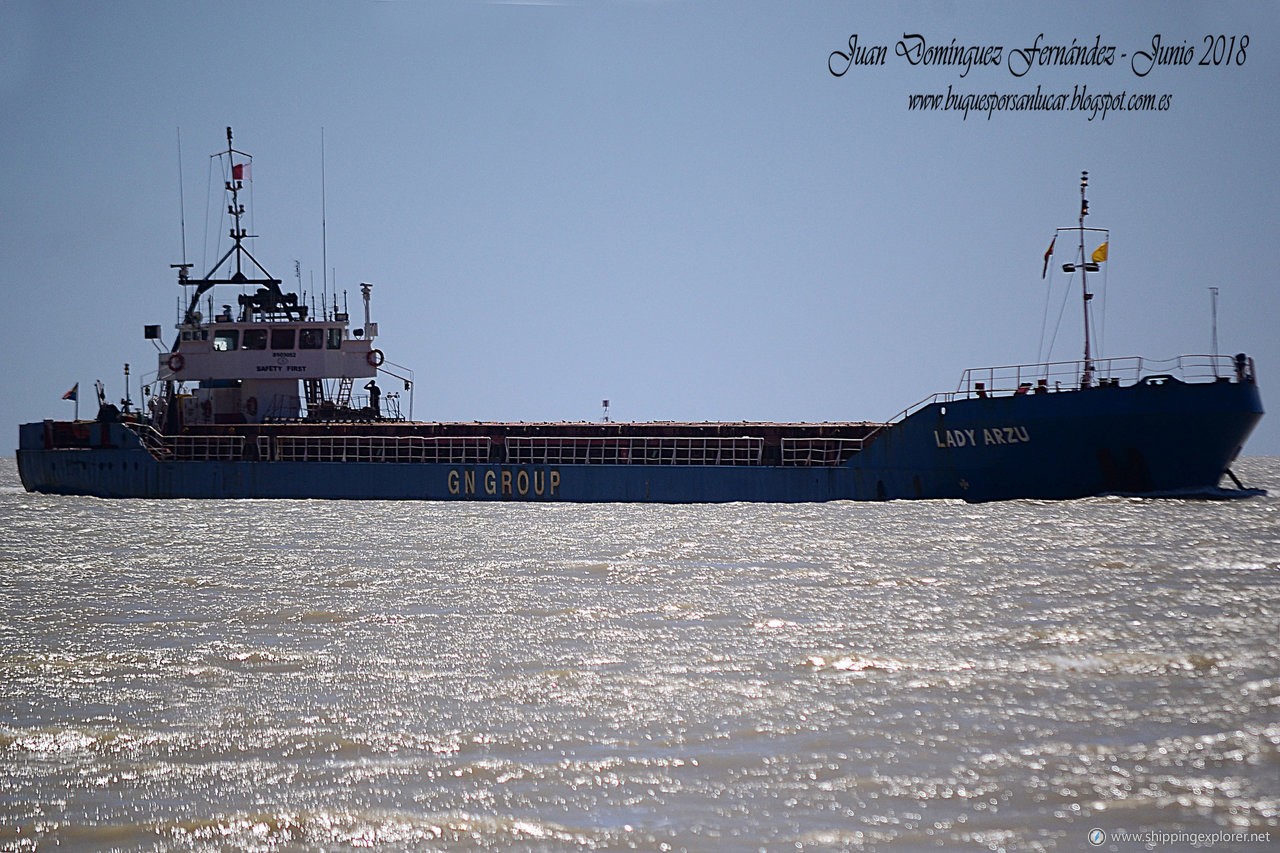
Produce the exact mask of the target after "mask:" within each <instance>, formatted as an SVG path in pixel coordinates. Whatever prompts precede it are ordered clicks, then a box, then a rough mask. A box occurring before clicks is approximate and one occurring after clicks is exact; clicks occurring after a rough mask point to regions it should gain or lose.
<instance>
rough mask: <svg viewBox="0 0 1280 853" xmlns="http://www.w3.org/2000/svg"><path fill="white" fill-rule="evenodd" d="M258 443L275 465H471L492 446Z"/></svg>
mask: <svg viewBox="0 0 1280 853" xmlns="http://www.w3.org/2000/svg"><path fill="white" fill-rule="evenodd" d="M258 441H259V451H260V454H261V456H260V458H262V459H270V460H272V461H275V462H453V463H459V464H474V463H480V462H488V461H489V449H490V444H491V442H490V439H489V437H488V436H445V437H434V436H417V435H398V436H381V435H288V436H276V437H274V438H268V437H267V436H261V437H259V439H258ZM264 445H269V446H264ZM268 451H269V452H268Z"/></svg>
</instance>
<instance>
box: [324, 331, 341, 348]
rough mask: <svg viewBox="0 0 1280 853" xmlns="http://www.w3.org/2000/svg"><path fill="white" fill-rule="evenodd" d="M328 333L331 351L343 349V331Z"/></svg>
mask: <svg viewBox="0 0 1280 853" xmlns="http://www.w3.org/2000/svg"><path fill="white" fill-rule="evenodd" d="M328 331H329V340H328V344H327V345H328V347H329V349H342V330H341V329H329V330H328Z"/></svg>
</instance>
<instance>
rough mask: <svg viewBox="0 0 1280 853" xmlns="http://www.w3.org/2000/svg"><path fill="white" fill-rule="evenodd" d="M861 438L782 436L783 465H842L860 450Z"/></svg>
mask: <svg viewBox="0 0 1280 853" xmlns="http://www.w3.org/2000/svg"><path fill="white" fill-rule="evenodd" d="M862 443H863V439H861V438H784V439H782V464H783V465H842V464H844V463H845V462H847V461H848V460H849V457H851V456H853V454H855V453H858V452H859V451H861V450H862Z"/></svg>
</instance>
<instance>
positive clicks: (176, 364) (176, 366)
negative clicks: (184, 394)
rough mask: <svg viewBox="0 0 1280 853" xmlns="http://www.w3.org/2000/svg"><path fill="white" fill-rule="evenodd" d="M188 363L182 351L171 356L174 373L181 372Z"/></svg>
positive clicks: (170, 364) (171, 366) (170, 365)
mask: <svg viewBox="0 0 1280 853" xmlns="http://www.w3.org/2000/svg"><path fill="white" fill-rule="evenodd" d="M186 365H187V360H186V359H185V358H183V357H182V353H180V352H175V353H174V354H173V355H171V356H169V369H170V370H172V371H173V372H174V373H180V372H181V371H182V368H184V367H186Z"/></svg>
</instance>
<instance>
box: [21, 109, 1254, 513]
mask: <svg viewBox="0 0 1280 853" xmlns="http://www.w3.org/2000/svg"><path fill="white" fill-rule="evenodd" d="M217 156H219V157H220V158H221V159H222V165H223V170H224V181H223V183H224V189H225V192H226V194H227V198H228V213H229V216H230V221H231V223H232V224H231V230H230V237H231V244H230V248H229V249H228V250H227V252H226V253H225V254H224V255H223V256H222V257H221V258H220V259H219V261H218V262H217V263H216V264H215V265H214V266H213V268H212V269H210V270H209V272H208V273H206V274H205V275H204V277H203V278H199V279H197V278H192V277H191V276H190V266H191V265H190V264H187V263H185V261H184V263H182V264H175V265H174V267H175V268H176V269H177V274H178V283H179V284H180V285H181V286H182V288H183V290H184V301H185V305H186V307H185V310H181V312H180V316H179V318H178V322H177V324H176V334H175V335H174V337H173V342H172V345H171V346H169V347H168V348H167V349H164V348H163V346H162V345H160V344H159V340H160V329H159V327H158V326H148V327H146V328H145V330H144V334H145V337H147V338H149V339H151V340H153V341H156V342H157V344H156V348H157V351H158V352H157V366H156V371H155V373H154V374H148V376H147V378H146V385H145V386H144V388H143V397H144V399H143V401H142V403H141V404H140V405H139V406H137V407H134V406H133V405H132V404H131V403H130V402H129V400H128V393H127V392H126V396H125V400H123V401H122V404H123V409H122V408H120V407H117V406H115V405H112V404H108V403H106V402H105V399H104V398H103V397H102V394H101V392H99V402H100V407H99V410H98V414H97V416H96V417H95V418H93V419H92V420H78V419H76V420H72V421H58V420H51V419H50V420H44V421H40V422H35V423H28V424H22V425H21V426H20V428H19V446H18V450H17V462H18V470H19V473H20V476H21V478H22V483H23V485H24V487H25V488H26V489H27V490H29V491H33V492H44V493H50V494H66V495H91V496H97V497H103V498H130V497H131V498H206V499H207V498H323V499H382V500H399V499H414V500H496V501H502V500H507V501H577V502H610V501H652V502H666V503H695V502H731V501H765V502H816V501H835V500H857V501H862V500H892V499H920V498H926V499H927V498H951V499H962V500H966V501H973V502H977V501H993V500H1008V499H1017V498H1033V499H1072V498H1081V497H1087V496H1094V495H1105V494H1129V495H1152V496H1157V495H1207V496H1213V495H1219V496H1222V495H1231V494H1235V495H1241V494H1256V493H1257V492H1256V491H1251V490H1248V489H1245V488H1244V487H1243V486H1242V485H1241V484H1240V483H1239V481H1238V480H1237V479H1236V478H1235V476H1234V474H1232V473H1231V470H1230V465H1231V463H1232V461H1233V460H1234V459H1235V458H1236V456H1237V455H1238V454H1239V453H1240V452H1241V450H1242V448H1243V446H1244V443H1245V441H1246V439H1247V437H1248V436H1249V434H1250V432H1251V431H1252V430H1253V428H1254V426H1255V425H1256V424H1257V422H1258V420H1259V419H1260V418H1261V417H1262V414H1263V409H1262V403H1261V399H1260V396H1259V393H1258V386H1257V381H1256V374H1255V368H1254V364H1253V361H1252V359H1250V358H1249V357H1248V356H1247V355H1245V354H1239V355H1236V356H1233V357H1222V356H1217V355H1216V354H1215V355H1207V356H1180V357H1177V358H1174V359H1169V360H1166V361H1152V360H1149V359H1144V358H1137V357H1134V358H1116V359H1095V358H1094V357H1093V354H1092V352H1091V349H1090V325H1089V310H1088V306H1089V300H1090V299H1091V298H1092V295H1091V293H1090V291H1089V283H1088V276H1089V274H1090V273H1095V272H1097V271H1098V269H1099V267H1098V264H1099V263H1100V262H1102V260H1103V259H1102V258H1099V257H1098V254H1097V252H1098V250H1095V252H1094V253H1093V254H1092V255H1087V254H1086V251H1087V248H1086V236H1087V235H1088V236H1092V235H1093V234H1094V233H1095V232H1098V231H1100V230H1101V229H1093V228H1087V227H1086V226H1085V216H1086V214H1087V213H1088V202H1087V200H1086V198H1085V191H1086V187H1087V184H1088V178H1087V173H1085V175H1084V176H1082V179H1081V187H1080V198H1081V211H1080V218H1079V223H1078V225H1077V226H1075V227H1072V228H1068V229H1059V230H1058V232H1057V235H1058V236H1063V234H1064V233H1066V234H1068V235H1074V236H1078V238H1079V240H1078V251H1077V254H1076V258H1075V260H1074V261H1073V262H1072V263H1068V264H1064V270H1065V271H1066V272H1068V273H1069V274H1071V275H1072V276H1075V275H1076V274H1078V275H1079V280H1080V287H1081V293H1082V299H1083V304H1084V312H1083V313H1084V318H1085V323H1084V329H1085V334H1084V357H1083V359H1082V360H1080V361H1070V362H1055V363H1046V364H1031V365H1012V366H1007V367H996V368H982V369H970V370H966V371H964V373H963V374H962V376H961V379H960V382H959V384H958V386H957V388H956V389H955V390H953V391H948V392H943V393H935V394H932V395H930V396H928V397H926V398H925V399H923V400H922V401H920V402H919V403H916V404H915V405H913V406H910V407H908V408H907V409H905V410H903V411H902V412H901V413H900V414H898V415H897V416H895V417H893V418H890V419H888V420H883V421H849V422H841V423H785V422H780V423H745V422H733V423H704V422H699V423H684V422H680V423H677V422H647V423H614V422H609V421H608V419H607V418H606V419H605V420H604V421H602V422H598V423H597V422H592V423H586V422H561V423H484V422H474V423H442V422H432V421H422V420H414V419H413V417H412V404H411V402H410V406H409V413H408V416H405V414H404V413H403V412H402V411H401V409H400V403H401V396H400V394H399V393H393V394H389V395H386V396H385V397H384V395H383V394H382V392H381V388H380V386H378V384H377V381H378V379H379V378H381V379H382V380H383V382H386V383H389V384H390V383H395V386H396V387H397V388H400V387H403V390H404V391H405V392H407V393H408V394H409V397H410V401H412V391H413V376H412V373H411V371H408V370H407V369H405V368H402V367H400V366H398V365H396V364H394V363H392V362H390V361H388V360H387V359H386V357H385V356H384V354H383V352H382V351H381V350H380V349H379V348H378V345H377V343H378V341H377V338H378V327H377V324H376V323H375V322H373V321H372V319H371V295H372V286H371V285H369V284H362V285H361V296H362V302H363V306H362V307H363V316H362V318H361V319H362V321H363V322H362V323H361V324H360V325H358V326H356V325H353V322H352V320H351V317H350V315H349V313H348V312H347V310H346V306H345V305H344V306H342V307H341V308H339V306H338V305H337V302H336V298H335V299H334V302H333V304H332V305H325V304H323V303H325V302H328V301H329V298H328V296H327V294H326V295H325V296H324V297H323V299H322V304H321V306H320V308H319V309H318V310H317V309H316V307H315V306H310V307H309V306H307V305H306V304H305V299H302V298H300V297H299V295H298V293H296V292H288V293H287V292H285V290H284V289H283V287H282V281H281V280H280V279H277V278H273V277H272V276H271V275H270V274H269V273H268V272H267V271H266V270H265V269H263V267H262V266H261V265H260V264H259V263H258V262H257V260H256V259H254V257H253V255H252V254H251V253H250V251H249V249H248V247H247V246H246V245H245V240H246V238H247V237H248V236H249V235H248V234H247V233H246V232H245V230H244V229H243V228H242V227H241V222H242V219H243V217H244V215H245V209H244V206H243V204H241V202H240V194H241V192H242V191H243V189H244V186H243V180H244V177H245V175H244V170H245V169H246V168H247V166H248V165H249V164H250V162H251V161H250V158H248V156H247V155H245V154H243V153H242V152H239V151H237V150H236V149H235V148H234V147H233V146H232V137H231V129H230V128H228V129H227V149H226V151H225V152H223V153H222V154H220V155H217ZM1054 242H1055V243H1056V242H1057V237H1055V239H1054ZM1104 246H1105V244H1104ZM1052 248H1053V244H1050V252H1052ZM1101 251H1103V252H1105V248H1103V249H1102V250H1101ZM1049 254H1050V253H1046V255H1045V262H1046V265H1047V264H1048V261H1049ZM231 289H234V290H237V291H239V292H238V293H237V294H236V295H235V299H234V301H231V302H228V303H227V304H221V305H220V306H218V308H215V304H216V303H215V301H214V299H213V293H214V292H215V291H218V292H220V293H225V292H228V291H229V290H231ZM202 300H204V303H203V307H204V308H205V310H204V311H201V307H202ZM233 306H234V307H233ZM126 382H127V378H126ZM360 383H363V384H360ZM359 392H364V393H359ZM1224 476H1225V477H1229V478H1230V480H1231V481H1232V482H1233V484H1234V486H1235V488H1223V487H1222V485H1221V481H1222V480H1223V478H1224Z"/></svg>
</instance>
